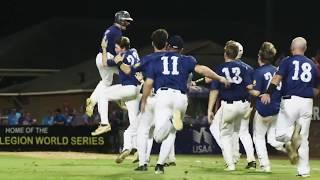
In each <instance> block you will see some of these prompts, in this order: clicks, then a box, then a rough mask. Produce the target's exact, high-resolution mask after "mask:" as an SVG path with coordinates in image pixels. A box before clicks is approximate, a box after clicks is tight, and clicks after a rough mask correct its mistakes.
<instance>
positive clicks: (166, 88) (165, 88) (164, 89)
mask: <svg viewBox="0 0 320 180" xmlns="http://www.w3.org/2000/svg"><path fill="white" fill-rule="evenodd" d="M169 89H172V88H168V87H161V88H160V90H162V91H166V90H169ZM173 90H176V91H180V92H181V94H186V92H185V91H181V90H178V89H173Z"/></svg>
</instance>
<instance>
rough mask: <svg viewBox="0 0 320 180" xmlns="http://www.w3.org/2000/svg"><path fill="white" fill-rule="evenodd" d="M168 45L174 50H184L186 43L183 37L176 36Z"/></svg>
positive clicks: (172, 37) (170, 39)
mask: <svg viewBox="0 0 320 180" xmlns="http://www.w3.org/2000/svg"><path fill="white" fill-rule="evenodd" d="M168 44H169V45H170V46H171V47H172V48H174V49H182V48H183V44H184V42H183V39H182V37H181V36H179V35H174V36H171V37H170V38H169V40H168Z"/></svg>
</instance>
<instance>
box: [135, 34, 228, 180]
mask: <svg viewBox="0 0 320 180" xmlns="http://www.w3.org/2000/svg"><path fill="white" fill-rule="evenodd" d="M167 37H168V34H167V32H166V31H165V30H163V29H159V30H157V31H155V32H154V33H153V34H152V39H153V42H156V43H155V44H154V45H156V46H157V45H162V46H165V44H166V42H167ZM193 71H195V72H197V73H200V74H202V75H204V76H206V77H209V78H212V79H216V80H219V81H220V82H221V83H224V84H228V82H227V80H226V79H225V78H224V77H222V76H219V75H217V74H216V73H214V72H213V71H212V70H210V69H209V68H208V67H206V66H202V65H197V63H196V60H195V59H194V58H193V57H192V56H184V55H181V54H179V53H177V52H166V53H165V54H164V55H162V56H158V57H157V58H156V59H154V60H153V61H151V62H150V63H149V64H148V68H147V73H146V77H147V79H146V81H145V83H144V87H143V95H142V99H141V106H140V109H141V112H142V113H143V112H145V109H146V104H147V98H148V96H149V95H150V93H151V90H152V87H153V88H154V91H155V92H156V95H155V98H156V102H155V105H154V121H155V130H154V139H155V141H156V142H158V143H160V142H162V148H161V150H160V154H159V158H158V161H157V165H156V167H155V173H156V174H163V173H164V163H165V161H166V159H167V158H168V156H169V153H170V150H171V147H172V145H173V144H174V139H175V133H176V130H181V129H182V127H183V123H182V118H183V116H184V114H185V111H186V109H187V105H188V100H187V96H186V91H187V80H188V77H189V74H190V73H191V72H193ZM171 118H172V121H170V119H171Z"/></svg>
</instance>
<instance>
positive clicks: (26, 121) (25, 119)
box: [19, 112, 37, 126]
mask: <svg viewBox="0 0 320 180" xmlns="http://www.w3.org/2000/svg"><path fill="white" fill-rule="evenodd" d="M36 123H37V120H36V119H35V118H32V117H31V114H30V113H29V112H26V113H23V114H22V116H21V117H20V119H19V124H22V125H26V126H28V125H35V124H36Z"/></svg>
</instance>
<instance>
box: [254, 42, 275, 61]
mask: <svg viewBox="0 0 320 180" xmlns="http://www.w3.org/2000/svg"><path fill="white" fill-rule="evenodd" d="M276 54H277V49H276V48H275V47H274V45H273V44H272V43H271V42H264V43H262V45H261V47H260V50H259V54H258V55H259V57H260V60H261V61H262V62H263V63H268V64H270V63H271V62H272V61H273V59H274V57H275V55H276Z"/></svg>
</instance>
